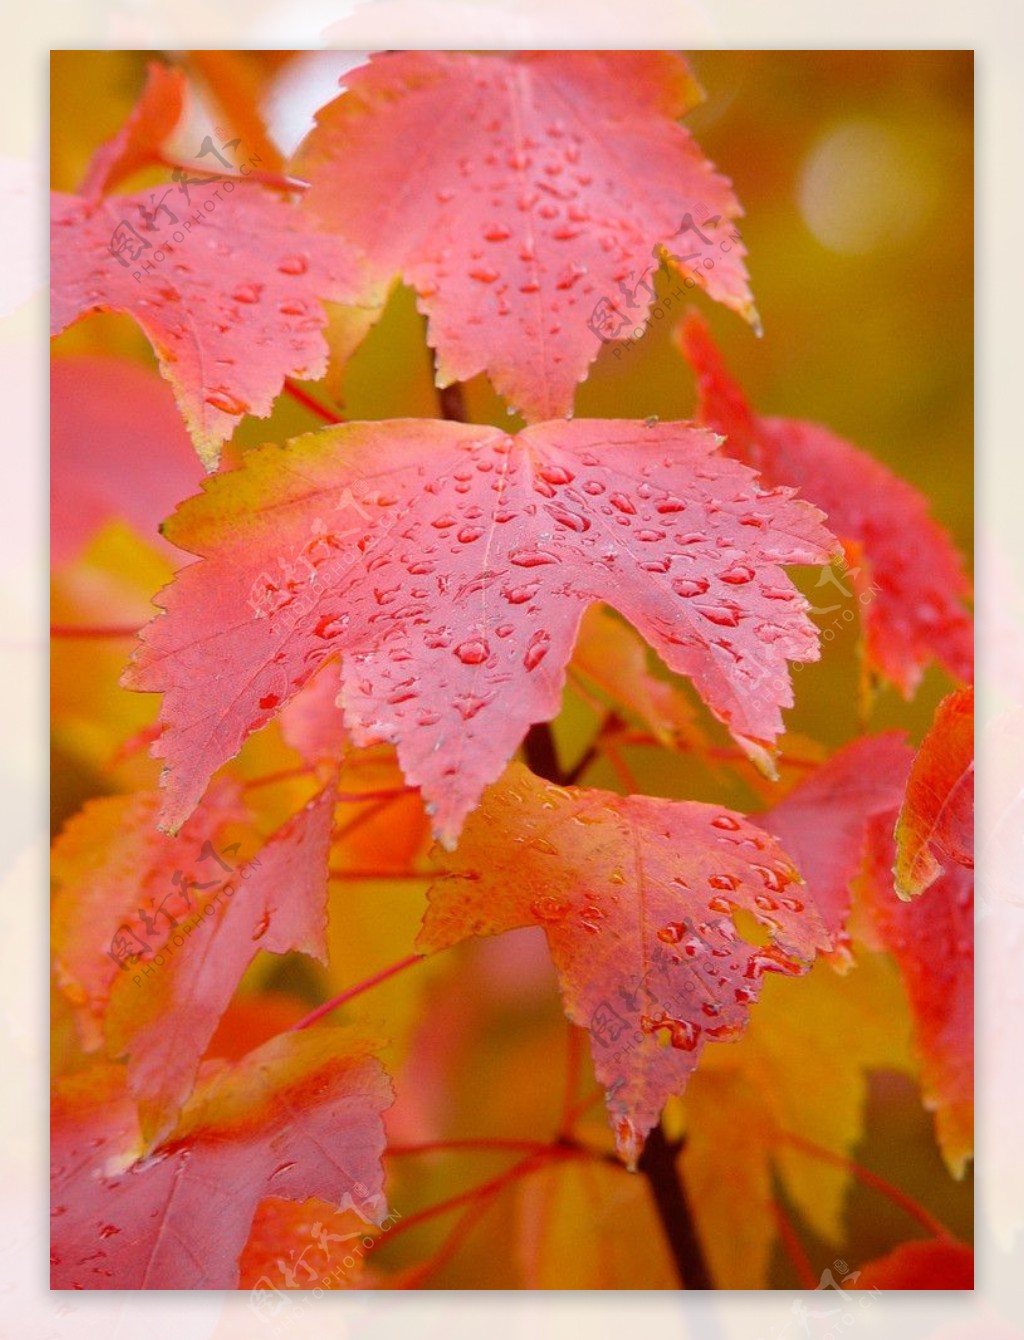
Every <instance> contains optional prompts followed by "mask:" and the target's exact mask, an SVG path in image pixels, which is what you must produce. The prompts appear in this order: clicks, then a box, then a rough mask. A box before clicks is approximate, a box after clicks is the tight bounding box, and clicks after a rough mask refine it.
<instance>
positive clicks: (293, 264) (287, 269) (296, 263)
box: [277, 253, 309, 275]
mask: <svg viewBox="0 0 1024 1340" xmlns="http://www.w3.org/2000/svg"><path fill="white" fill-rule="evenodd" d="M277 268H278V270H279V271H280V273H281V274H283V275H304V274H305V273H306V271H307V270H308V269H309V262H308V261H307V259H306V257H305V256H301V255H299V254H298V253H296V254H295V255H294V256H285V258H284V260H283V261H281V262H280V264H279V265H278V267H277Z"/></svg>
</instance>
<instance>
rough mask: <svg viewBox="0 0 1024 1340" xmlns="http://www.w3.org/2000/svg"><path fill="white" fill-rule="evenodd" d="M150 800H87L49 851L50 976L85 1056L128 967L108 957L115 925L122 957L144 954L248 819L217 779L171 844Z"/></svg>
mask: <svg viewBox="0 0 1024 1340" xmlns="http://www.w3.org/2000/svg"><path fill="white" fill-rule="evenodd" d="M159 804H160V797H159V795H158V794H157V793H155V792H152V791H138V792H135V793H134V794H133V795H123V796H99V797H96V798H94V799H92V800H89V801H87V802H86V804H85V805H84V806H83V808H82V809H81V810H80V811H79V812H78V813H77V814H76V815H75V816H74V817H73V818H72V819H71V820H70V822H69V823H68V824H67V825H66V826H65V827H64V829H63V831H62V832H61V834H60V836H59V837H58V838H57V840H56V842H55V843H54V845H53V850H52V853H51V861H50V871H51V878H52V881H53V886H54V901H53V920H52V933H51V944H52V948H53V956H54V971H55V973H56V977H57V982H58V984H59V986H60V987H61V989H62V990H63V991H64V993H65V995H66V996H67V997H68V999H69V1000H70V1001H71V1002H72V1004H73V1005H74V1006H75V1013H76V1023H77V1026H78V1031H79V1034H80V1037H81V1040H82V1045H83V1046H84V1047H85V1048H86V1049H87V1050H89V1051H95V1050H96V1049H97V1048H98V1047H100V1046H101V1045H102V1041H103V1020H104V1017H105V1015H106V1012H107V1007H108V1004H109V1002H110V995H111V991H112V990H113V987H114V985H115V983H116V982H117V980H118V978H120V977H123V976H124V974H125V971H126V968H125V966H124V965H125V964H127V963H129V962H130V961H131V960H130V959H129V958H127V957H126V956H125V955H122V954H120V953H118V952H114V949H115V947H114V944H113V940H114V937H115V935H117V933H118V931H119V930H121V929H124V930H125V931H127V932H129V934H128V936H127V937H126V941H125V944H124V949H125V951H127V950H128V948H129V947H132V948H133V949H134V951H135V953H137V954H138V955H139V956H140V957H141V956H143V955H145V954H147V953H148V952H149V950H150V949H151V946H149V945H148V944H147V943H146V942H145V941H143V939H142V936H143V935H145V936H146V940H148V939H149V938H150V933H151V932H152V934H155V935H157V936H159V935H161V934H163V935H166V933H167V930H168V928H169V926H170V922H171V919H172V918H171V916H170V915H169V913H168V911H167V910H166V908H167V907H169V908H170V909H171V910H172V911H174V910H175V909H177V916H178V917H180V918H184V916H185V912H184V910H183V908H184V904H183V902H182V900H181V890H182V889H185V890H187V889H189V888H192V887H194V886H196V885H200V886H201V885H204V884H207V883H208V882H209V881H210V878H211V872H212V874H213V875H217V874H219V873H221V872H220V871H219V869H218V866H219V864H220V862H221V861H222V859H223V858H222V857H221V856H220V855H219V853H218V849H221V850H223V849H225V848H226V846H227V845H228V843H229V841H230V837H229V835H230V834H231V833H232V830H233V826H237V825H240V824H242V823H243V822H244V821H245V819H246V817H247V811H246V809H245V806H244V805H243V803H242V800H241V797H240V795H239V792H238V788H237V786H236V785H235V784H233V783H232V782H229V781H227V780H225V779H221V780H219V781H218V783H217V784H216V785H214V786H213V787H211V788H210V790H209V792H208V793H207V795H206V796H205V797H204V798H203V803H202V805H201V806H200V808H199V809H198V810H197V811H196V813H195V814H194V815H193V816H192V818H191V819H190V820H189V822H188V823H187V824H186V825H185V826H184V827H183V828H182V830H181V832H180V833H179V834H178V836H177V837H176V838H170V837H168V836H167V835H166V834H165V833H161V832H160V831H159V830H158V829H157V827H156V818H157V814H158V812H159ZM162 906H163V907H164V908H165V910H164V911H162V912H161V910H160V909H161V907H162ZM143 912H145V914H146V919H143V917H142V913H143ZM159 918H162V921H158V919H159ZM133 928H134V929H133Z"/></svg>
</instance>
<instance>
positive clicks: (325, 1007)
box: [290, 954, 423, 1032]
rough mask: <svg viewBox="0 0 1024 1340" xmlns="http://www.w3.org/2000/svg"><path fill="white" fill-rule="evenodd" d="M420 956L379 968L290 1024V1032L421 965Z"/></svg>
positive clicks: (410, 956)
mask: <svg viewBox="0 0 1024 1340" xmlns="http://www.w3.org/2000/svg"><path fill="white" fill-rule="evenodd" d="M422 962H423V955H422V954H410V955H408V957H407V958H403V959H399V961H398V962H397V963H392V964H391V966H390V967H388V968H381V970H380V972H377V973H374V975H373V976H372V977H367V978H366V980H365V981H362V982H357V983H356V985H355V986H350V987H349V989H348V990H347V991H342V992H341V994H340V995H337V996H332V997H331V999H330V1000H325V1001H324V1003H323V1004H322V1005H318V1006H317V1007H316V1009H315V1010H311V1011H310V1013H309V1014H307V1015H306V1016H305V1017H304V1018H302V1019H300V1020H299V1022H298V1023H297V1024H292V1027H291V1030H290V1031H292V1032H295V1031H297V1030H298V1029H300V1028H308V1027H309V1026H310V1024H315V1023H316V1022H317V1020H318V1019H322V1018H323V1017H324V1015H325V1014H330V1013H331V1011H332V1010H336V1009H338V1007H339V1006H340V1005H344V1004H345V1003H346V1002H347V1001H350V1000H353V999H354V998H355V997H356V996H361V995H362V993H363V992H364V991H369V989H370V987H371V986H376V985H377V984H378V983H379V982H386V981H387V979H388V978H389V977H394V976H396V975H397V974H398V973H400V972H404V971H405V969H406V968H411V967H412V965H413V964H414V963H422Z"/></svg>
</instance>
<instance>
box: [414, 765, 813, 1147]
mask: <svg viewBox="0 0 1024 1340" xmlns="http://www.w3.org/2000/svg"><path fill="white" fill-rule="evenodd" d="M512 865H514V868H515V872H516V877H515V880H514V881H510V880H509V878H508V870H509V869H510V868H511V866H512ZM442 869H443V874H442V878H441V879H439V880H437V881H435V882H434V884H433V885H432V886H431V889H430V892H429V898H430V906H429V908H428V911H427V914H426V917H425V918H424V923H423V929H422V931H421V932H420V935H419V937H418V939H417V942H416V943H417V948H419V949H421V950H422V951H423V952H426V953H436V952H437V951H438V950H440V949H446V948H448V947H449V946H450V945H453V944H456V943H457V942H458V941H460V940H463V939H465V938H467V937H468V936H470V935H496V934H499V933H500V932H502V931H508V930H513V929H515V928H516V927H520V926H540V927H541V928H542V929H543V931H544V933H545V935H546V936H547V941H548V946H549V948H550V951H551V956H552V958H553V960H554V963H555V967H556V969H557V971H558V977H559V984H560V989H561V991H562V996H563V1002H564V1005H565V1011H566V1014H567V1015H568V1017H569V1018H570V1019H571V1020H572V1021H573V1022H574V1023H576V1024H579V1025H580V1026H581V1027H584V1028H587V1029H589V1030H590V1035H591V1052H592V1055H593V1058H594V1068H595V1073H596V1074H597V1078H598V1080H599V1081H600V1082H601V1083H602V1084H604V1085H605V1087H606V1099H607V1104H608V1111H609V1115H610V1117H611V1122H612V1127H613V1130H614V1131H615V1139H616V1144H617V1146H618V1149H619V1151H620V1154H621V1155H622V1157H623V1158H624V1159H625V1160H626V1161H627V1162H628V1163H629V1164H630V1165H633V1164H635V1161H636V1159H637V1157H638V1156H639V1153H640V1150H641V1148H642V1146H643V1142H644V1138H645V1137H646V1135H647V1132H648V1131H650V1129H651V1128H652V1127H653V1126H654V1125H655V1123H656V1122H657V1120H658V1117H659V1115H660V1113H661V1109H662V1107H663V1105H664V1103H665V1100H666V1099H667V1098H668V1097H669V1096H670V1095H672V1094H676V1093H680V1092H682V1090H683V1088H684V1087H685V1085H686V1082H687V1080H688V1079H689V1077H690V1075H691V1074H692V1073H693V1070H694V1069H695V1067H696V1065H697V1062H698V1060H699V1058H700V1054H701V1052H702V1050H703V1048H704V1046H705V1044H706V1043H707V1042H708V1041H711V1040H727V1039H732V1038H735V1037H737V1036H738V1035H739V1034H740V1033H741V1032H742V1030H743V1028H744V1026H745V1024H746V1019H747V1012H748V1008H749V1006H750V1005H751V1004H753V1003H754V1002H755V1001H756V1000H757V998H758V996H759V994H760V991H761V985H762V979H763V977H764V974H765V973H768V972H778V973H784V974H786V975H788V976H795V975H797V974H799V973H802V972H804V971H805V970H806V967H807V962H808V960H810V959H811V958H813V956H814V954H815V953H816V952H817V951H818V950H820V949H824V948H827V946H828V936H827V934H826V931H825V928H824V926H823V925H822V922H821V919H820V917H819V916H818V914H817V912H816V910H815V908H814V907H813V905H812V904H810V903H808V902H806V901H804V898H805V895H804V893H803V891H802V890H801V889H799V887H797V888H796V889H795V890H794V888H793V886H794V885H797V884H798V880H799V876H798V875H797V873H796V871H795V870H794V869H793V867H792V865H791V863H790V862H789V860H788V858H787V857H786V856H785V854H784V853H783V851H782V849H781V848H780V847H779V846H778V844H777V843H776V842H775V840H774V839H773V838H772V837H770V836H769V835H768V834H766V833H764V832H763V831H762V830H760V829H757V828H755V827H754V826H753V825H752V824H750V823H749V822H748V821H747V820H746V819H745V818H743V816H741V815H738V814H735V813H733V812H732V811H729V810H723V809H721V808H720V807H718V806H715V805H704V804H698V803H697V802H692V801H669V800H656V799H652V798H650V797H647V796H626V797H623V796H617V795H613V794H612V793H611V792H607V791H599V790H596V789H586V790H582V789H577V788H574V787H568V788H562V787H557V786H554V785H552V784H551V783H548V782H544V781H541V780H540V779H539V778H537V777H534V776H533V774H532V773H530V772H528V771H527V770H526V769H525V768H524V767H522V766H521V765H520V764H513V765H512V766H511V767H510V768H509V770H508V771H507V773H506V775H505V777H504V778H503V779H502V781H501V783H499V784H498V785H497V786H494V787H492V788H491V789H490V790H489V791H488V792H487V793H486V795H485V796H484V799H483V802H482V804H481V806H480V808H479V809H478V810H477V811H476V813H475V814H473V815H472V816H471V818H470V819H469V821H468V822H467V824H466V829H465V831H464V833H463V836H462V840H461V842H460V843H459V848H458V851H457V852H456V853H455V854H454V855H452V856H451V857H449V858H447V859H446V860H445V862H444V865H443V868H442ZM798 895H799V896H798ZM737 911H742V912H745V913H749V914H751V915H752V916H753V917H755V918H756V919H757V920H758V921H759V922H760V923H761V925H762V926H764V927H767V928H768V932H769V939H770V943H768V944H766V945H758V944H754V943H749V942H748V941H747V940H746V939H744V938H742V937H741V935H740V934H738V933H737V930H736V927H735V926H734V924H733V916H734V913H736V912H737Z"/></svg>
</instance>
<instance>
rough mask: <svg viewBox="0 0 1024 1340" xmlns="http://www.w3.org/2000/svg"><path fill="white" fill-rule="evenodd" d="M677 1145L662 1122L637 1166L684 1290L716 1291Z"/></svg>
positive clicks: (651, 1136) (650, 1137) (645, 1146)
mask: <svg viewBox="0 0 1024 1340" xmlns="http://www.w3.org/2000/svg"><path fill="white" fill-rule="evenodd" d="M678 1152H679V1146H678V1145H672V1144H670V1143H669V1142H668V1140H667V1139H666V1138H665V1130H664V1127H663V1126H662V1125H661V1123H660V1122H659V1123H658V1125H657V1126H655V1128H654V1130H653V1131H651V1133H650V1135H649V1136H648V1137H647V1143H646V1144H645V1145H644V1152H643V1153H642V1154H641V1155H640V1162H639V1164H638V1167H639V1169H640V1172H642V1173H643V1175H644V1176H645V1177H646V1178H647V1182H648V1185H649V1186H650V1188H651V1195H652V1196H653V1197H654V1205H655V1208H656V1209H657V1211H658V1218H659V1219H660V1220H661V1227H662V1229H663V1230H664V1233H665V1239H666V1241H667V1242H668V1247H669V1251H670V1252H671V1253H672V1259H673V1260H674V1261H675V1264H676V1273H677V1274H678V1275H679V1283H680V1284H681V1285H682V1287H683V1288H684V1289H713V1288H714V1287H715V1286H714V1284H713V1283H712V1281H711V1272H710V1270H709V1269H708V1263H707V1261H706V1260H705V1258H704V1249H703V1248H702V1247H701V1244H700V1239H699V1238H698V1237H697V1229H696V1226H695V1224H694V1222H693V1215H692V1214H691V1213H690V1203H689V1201H688V1200H687V1198H686V1189H685V1187H684V1186H683V1183H682V1179H681V1178H680V1176H679V1170H678V1168H677V1167H676V1155H677V1154H678Z"/></svg>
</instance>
